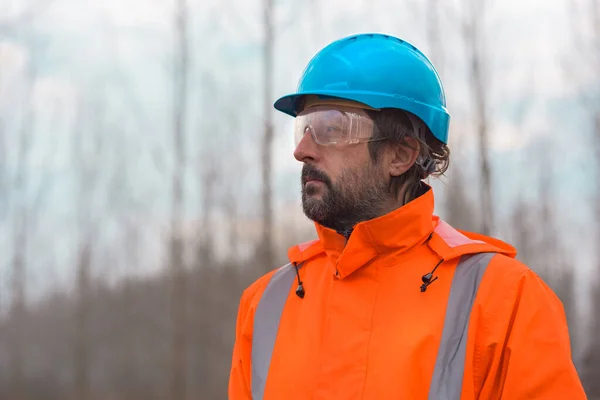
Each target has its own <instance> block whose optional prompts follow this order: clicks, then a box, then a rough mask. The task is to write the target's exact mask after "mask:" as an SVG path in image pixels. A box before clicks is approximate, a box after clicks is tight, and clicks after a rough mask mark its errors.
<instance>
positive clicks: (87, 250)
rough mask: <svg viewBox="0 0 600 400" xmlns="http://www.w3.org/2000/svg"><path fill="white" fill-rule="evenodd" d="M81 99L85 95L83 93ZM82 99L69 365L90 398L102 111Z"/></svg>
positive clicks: (76, 132) (76, 139)
mask: <svg viewBox="0 0 600 400" xmlns="http://www.w3.org/2000/svg"><path fill="white" fill-rule="evenodd" d="M85 96H88V94H87V93H86V95H85ZM90 101H91V100H90V99H89V98H87V97H86V98H83V99H82V100H81V101H80V102H79V104H78V110H77V117H76V120H75V123H74V125H73V131H72V140H73V142H72V158H73V166H74V169H75V171H76V178H77V182H76V185H77V186H76V192H75V205H76V213H77V231H78V240H79V244H78V248H77V252H78V253H77V257H76V272H75V279H76V281H75V293H76V303H75V315H74V324H75V338H74V342H73V358H74V359H73V362H74V364H73V366H74V374H75V393H76V397H77V398H78V399H82V400H87V399H90V397H91V389H90V374H91V363H92V360H91V347H92V344H91V332H90V324H91V321H90V315H91V314H92V309H91V292H92V277H91V268H92V263H93V259H94V246H95V245H94V244H95V243H96V242H97V239H98V229H99V225H98V221H97V217H96V215H95V212H96V211H97V210H96V207H95V204H96V203H95V199H97V198H98V196H97V190H98V189H99V179H100V174H99V172H100V170H99V168H98V167H97V165H99V164H100V162H99V161H100V160H102V156H103V153H104V151H103V150H104V137H105V135H106V128H105V122H106V121H105V120H104V118H105V109H104V103H103V101H94V102H93V103H92V104H90V103H89V102H90Z"/></svg>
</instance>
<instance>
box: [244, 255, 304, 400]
mask: <svg viewBox="0 0 600 400" xmlns="http://www.w3.org/2000/svg"><path fill="white" fill-rule="evenodd" d="M295 274H296V271H295V268H294V266H293V265H292V264H287V265H284V266H283V267H281V268H279V270H277V271H276V272H275V273H274V274H273V276H272V277H271V281H270V282H269V284H268V285H267V287H266V288H265V291H264V292H263V295H262V297H261V299H260V301H259V303H258V306H257V307H256V312H255V314H254V328H253V334H252V358H251V360H252V400H262V398H263V396H264V393H265V383H266V381H267V374H268V373H269V365H270V364H271V355H272V354H273V347H275V338H276V337H277V330H278V327H279V319H280V318H281V313H282V311H283V307H284V306H285V301H286V300H287V297H288V294H289V292H290V288H291V285H292V283H293V282H294V276H295Z"/></svg>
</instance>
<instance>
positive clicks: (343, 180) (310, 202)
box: [301, 164, 390, 232]
mask: <svg viewBox="0 0 600 400" xmlns="http://www.w3.org/2000/svg"><path fill="white" fill-rule="evenodd" d="M309 176H310V177H311V178H313V179H318V180H320V181H321V182H323V185H320V187H315V186H311V185H309V186H306V179H307V178H308V177H309ZM379 177H380V175H379V174H378V173H377V171H375V168H373V167H372V166H369V167H366V168H364V169H363V170H362V171H360V170H351V169H346V170H344V171H343V172H342V174H341V175H340V177H339V179H338V180H337V182H336V184H333V183H332V181H331V179H329V177H328V176H327V175H326V174H324V173H323V172H321V171H319V170H318V169H317V168H315V167H313V166H311V165H309V164H304V166H303V167H302V180H301V182H302V209H303V211H304V214H305V215H306V216H307V217H308V218H309V219H311V220H312V221H314V222H317V223H318V224H320V225H323V226H325V227H327V228H330V229H334V230H336V231H337V232H343V231H349V230H351V229H352V228H353V227H354V225H356V224H357V223H359V222H361V221H367V220H370V219H373V218H377V217H379V216H381V215H382V214H383V213H384V210H385V208H386V206H387V205H389V203H390V191H389V186H388V184H387V182H384V180H383V179H382V178H379ZM319 191H321V192H322V194H321V196H320V197H318V196H317V194H318V192H319Z"/></svg>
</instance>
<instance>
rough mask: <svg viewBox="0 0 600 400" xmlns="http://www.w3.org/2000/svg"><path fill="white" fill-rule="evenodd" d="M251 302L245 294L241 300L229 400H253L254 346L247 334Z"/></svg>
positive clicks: (250, 334) (249, 335) (230, 375)
mask: <svg viewBox="0 0 600 400" xmlns="http://www.w3.org/2000/svg"><path fill="white" fill-rule="evenodd" d="M249 303H250V302H249V300H248V295H247V292H244V294H243V295H242V298H241V300H240V305H239V308H238V315H237V321H236V334H235V343H234V345H233V357H232V362H231V371H230V374H229V400H251V399H252V395H251V391H250V372H251V367H250V355H251V348H252V347H251V346H252V333H251V332H250V333H246V332H245V330H246V329H245V328H246V326H247V323H248V314H249V312H248V308H249Z"/></svg>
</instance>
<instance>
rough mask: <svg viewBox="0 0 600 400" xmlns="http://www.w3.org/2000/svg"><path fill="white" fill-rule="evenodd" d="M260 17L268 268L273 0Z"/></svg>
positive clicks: (266, 257)
mask: <svg viewBox="0 0 600 400" xmlns="http://www.w3.org/2000/svg"><path fill="white" fill-rule="evenodd" d="M263 18H264V28H265V38H264V40H265V41H264V53H263V82H264V89H265V90H264V110H263V113H264V135H263V142H262V147H261V153H262V154H261V161H262V181H263V190H262V218H263V231H262V240H261V246H260V253H261V262H263V263H264V268H265V269H266V270H267V271H268V270H271V269H272V268H274V265H273V263H274V256H273V187H272V179H273V168H272V162H273V161H272V147H273V118H272V105H271V103H272V100H273V99H272V92H273V90H272V84H273V83H272V82H273V77H272V75H273V41H274V36H273V0H264V3H263Z"/></svg>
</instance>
